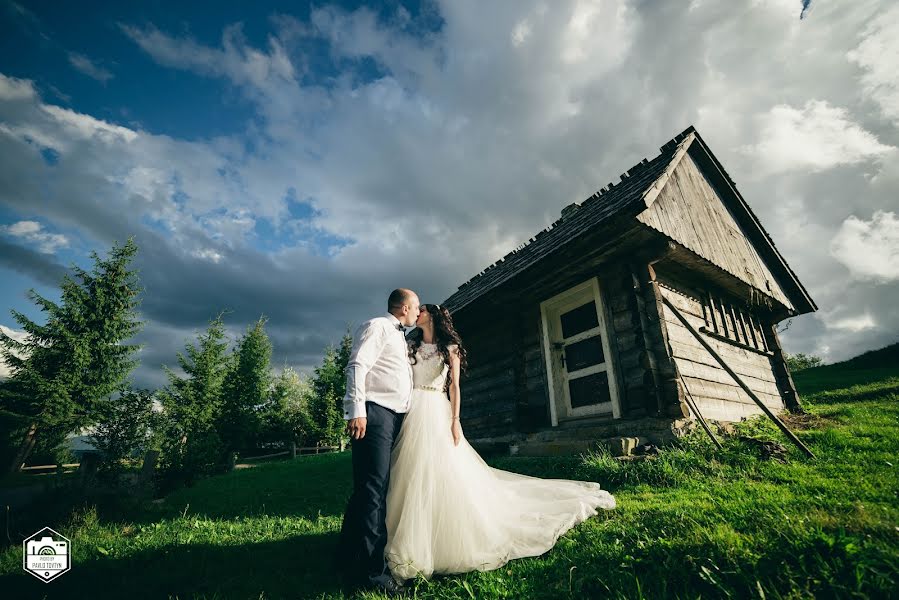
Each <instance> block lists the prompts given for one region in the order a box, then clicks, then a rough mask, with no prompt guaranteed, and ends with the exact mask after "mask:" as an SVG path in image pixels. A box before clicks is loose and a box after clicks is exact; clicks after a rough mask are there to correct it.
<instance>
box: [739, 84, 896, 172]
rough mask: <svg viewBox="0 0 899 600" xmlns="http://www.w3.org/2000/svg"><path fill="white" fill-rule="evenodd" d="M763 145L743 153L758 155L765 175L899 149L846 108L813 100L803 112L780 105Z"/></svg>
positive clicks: (768, 118)
mask: <svg viewBox="0 0 899 600" xmlns="http://www.w3.org/2000/svg"><path fill="white" fill-rule="evenodd" d="M758 123H759V133H758V137H759V141H758V143H756V144H755V145H752V146H744V147H743V148H742V151H743V152H744V153H746V154H749V155H751V156H753V157H754V159H755V160H756V162H757V164H758V165H759V166H760V168H761V170H762V172H763V173H765V174H774V173H783V172H786V171H793V170H803V171H809V172H812V173H814V172H818V171H824V170H826V169H831V168H833V167H836V166H839V165H853V164H858V163H861V162H864V161H867V160H871V159H875V158H882V157H884V156H885V155H887V154H891V153H894V152H895V151H896V148H894V147H893V146H889V145H886V144H882V143H880V142H879V141H878V139H877V136H875V135H874V134H872V133H870V132H868V131H865V130H864V129H863V128H862V127H861V126H859V125H858V124H856V123H854V122H853V121H852V120H851V117H850V115H849V113H848V111H847V110H846V109H844V108H838V107H833V106H830V105H829V104H828V103H827V101H825V100H809V101H808V102H806V103H805V105H804V106H803V107H802V108H801V109H798V108H794V107H792V106H789V105H786V104H779V105H777V106H774V107H773V108H772V109H771V110H770V111H768V112H767V113H765V114H763V115H762V116H761V117H760V118H759V119H758Z"/></svg>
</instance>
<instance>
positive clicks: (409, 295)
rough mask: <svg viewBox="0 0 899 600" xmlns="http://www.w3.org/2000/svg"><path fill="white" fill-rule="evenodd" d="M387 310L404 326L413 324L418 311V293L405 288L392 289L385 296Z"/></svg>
mask: <svg viewBox="0 0 899 600" xmlns="http://www.w3.org/2000/svg"><path fill="white" fill-rule="evenodd" d="M387 312H389V313H390V314H392V315H393V316H395V317H396V318H397V319H399V320H400V323H402V324H403V325H405V326H406V327H411V326H412V325H415V321H416V320H417V319H418V313H419V301H418V294H416V293H415V292H413V291H412V290H410V289H407V288H398V289H395V290H393V291H392V292H390V296H389V297H388V298H387Z"/></svg>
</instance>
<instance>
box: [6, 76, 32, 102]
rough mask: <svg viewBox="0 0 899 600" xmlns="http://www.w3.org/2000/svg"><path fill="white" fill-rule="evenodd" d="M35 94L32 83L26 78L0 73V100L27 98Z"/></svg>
mask: <svg viewBox="0 0 899 600" xmlns="http://www.w3.org/2000/svg"><path fill="white" fill-rule="evenodd" d="M35 95H36V93H35V91H34V85H33V84H32V83H31V82H30V81H28V80H27V79H16V78H15V77H7V76H6V75H4V74H3V73H0V100H27V99H30V98H33V97H34V96H35Z"/></svg>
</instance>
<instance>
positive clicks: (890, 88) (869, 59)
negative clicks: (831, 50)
mask: <svg viewBox="0 0 899 600" xmlns="http://www.w3.org/2000/svg"><path fill="white" fill-rule="evenodd" d="M847 58H848V59H849V60H850V61H852V62H853V63H855V64H857V65H858V66H859V67H860V68H861V69H862V70H863V71H864V73H863V75H862V77H861V82H862V89H863V90H864V91H865V94H866V95H867V96H868V97H869V98H870V99H871V100H873V101H874V102H876V103H877V104H878V105H879V106H880V110H881V111H882V112H883V114H884V116H886V117H888V118H890V119H892V120H893V122H894V123H896V124H899V5H895V4H894V5H893V6H892V7H890V8H887V9H886V10H884V11H882V12H880V14H878V15H877V16H876V17H875V18H873V19H872V20H871V22H870V23H869V24H868V26H867V27H866V28H865V30H864V31H863V32H862V34H861V42H859V44H858V46H856V47H855V48H853V49H852V50H851V51H849V52H848V53H847Z"/></svg>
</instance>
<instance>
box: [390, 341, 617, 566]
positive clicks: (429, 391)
mask: <svg viewBox="0 0 899 600" xmlns="http://www.w3.org/2000/svg"><path fill="white" fill-rule="evenodd" d="M436 349H437V347H436V346H435V345H433V344H422V346H421V349H420V350H419V353H418V355H417V357H416V358H417V361H418V362H417V364H415V365H413V367H412V369H413V386H414V389H413V392H412V405H411V407H410V409H409V412H408V413H407V414H406V417H405V418H404V420H403V425H402V427H401V428H400V432H399V434H398V436H397V439H396V444H395V446H394V449H393V452H392V454H391V469H390V487H389V488H388V492H387V547H386V549H385V552H384V554H385V557H386V558H387V562H388V564H389V565H390V569H391V571H392V573H393V575H394V576H395V577H397V578H398V579H411V578H414V577H415V576H416V575H419V574H420V575H423V576H424V577H427V578H430V577H431V575H432V574H434V573H464V572H467V571H473V570H479V571H489V570H492V569H496V568H499V567H501V566H503V565H504V564H506V562H508V561H509V560H512V559H515V558H522V557H525V556H538V555H540V554H543V553H544V552H546V551H547V550H549V549H550V548H552V547H553V545H554V544H555V543H556V540H558V539H559V536H561V535H562V534H563V533H565V532H566V531H568V530H569V529H570V528H572V527H573V526H574V525H576V524H578V523H580V522H581V521H583V520H584V519H586V518H588V517H590V516H592V515H595V514H597V510H596V509H597V508H604V509H612V508H615V498H614V497H613V496H612V495H611V494H609V492H607V491H604V490H602V489H601V488H600V486H599V484H598V483H594V482H586V481H570V480H564V479H540V478H537V477H529V476H526V475H519V474H516V473H510V472H508V471H502V470H499V469H494V468H493V467H491V466H489V465H488V464H487V463H485V462H484V460H483V459H482V458H481V457H480V455H478V453H477V452H475V450H474V449H473V448H472V447H471V446H470V445H469V443H468V442H467V441H466V440H465V438H464V437H463V438H462V439H460V440H459V445H458V446H455V445H454V444H453V437H452V433H451V431H450V425H451V424H452V414H451V406H450V402H449V399H448V398H447V396H446V394H445V393H444V392H443V389H444V383H445V381H446V377H447V373H448V371H449V369H448V367H447V365H446V364H444V363H443V359H442V357H441V355H440V354H439V353H437V352H436Z"/></svg>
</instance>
